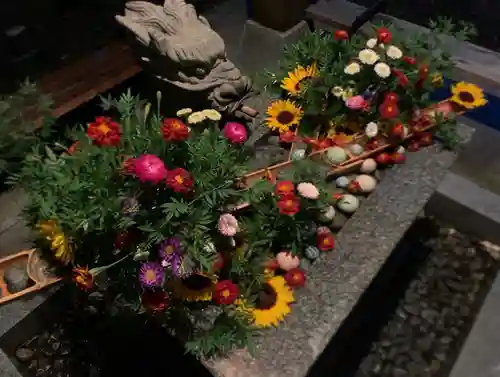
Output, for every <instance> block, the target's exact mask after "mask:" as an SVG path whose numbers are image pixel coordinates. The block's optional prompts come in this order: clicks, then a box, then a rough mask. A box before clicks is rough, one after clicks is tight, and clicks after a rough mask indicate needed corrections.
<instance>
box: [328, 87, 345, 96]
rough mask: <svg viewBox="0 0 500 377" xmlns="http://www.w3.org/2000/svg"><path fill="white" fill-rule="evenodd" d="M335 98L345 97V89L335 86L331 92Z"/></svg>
mask: <svg viewBox="0 0 500 377" xmlns="http://www.w3.org/2000/svg"><path fill="white" fill-rule="evenodd" d="M330 92H331V93H332V94H333V95H334V96H335V97H337V98H340V97H342V96H343V95H344V88H342V87H341V86H334V87H333V89H332V90H331V91H330Z"/></svg>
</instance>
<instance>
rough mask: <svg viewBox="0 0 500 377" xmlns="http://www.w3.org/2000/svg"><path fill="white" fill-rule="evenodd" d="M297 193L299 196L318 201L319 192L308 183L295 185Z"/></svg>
mask: <svg viewBox="0 0 500 377" xmlns="http://www.w3.org/2000/svg"><path fill="white" fill-rule="evenodd" d="M297 192H298V193H299V195H300V196H302V197H303V198H307V199H318V198H319V190H318V188H317V187H316V186H314V185H313V184H312V183H309V182H302V183H299V184H298V185H297Z"/></svg>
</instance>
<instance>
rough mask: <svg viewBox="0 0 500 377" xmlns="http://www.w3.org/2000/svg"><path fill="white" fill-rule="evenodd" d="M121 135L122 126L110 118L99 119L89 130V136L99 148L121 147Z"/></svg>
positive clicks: (91, 124) (90, 125)
mask: <svg viewBox="0 0 500 377" xmlns="http://www.w3.org/2000/svg"><path fill="white" fill-rule="evenodd" d="M121 133H122V132H121V128H120V125H119V124H118V123H116V122H114V121H113V120H112V119H111V118H109V117H97V118H95V121H94V122H93V123H90V124H89V126H88V128H87V136H88V137H89V138H90V139H92V141H93V143H94V144H95V145H99V146H105V145H109V146H117V145H119V144H120V138H121Z"/></svg>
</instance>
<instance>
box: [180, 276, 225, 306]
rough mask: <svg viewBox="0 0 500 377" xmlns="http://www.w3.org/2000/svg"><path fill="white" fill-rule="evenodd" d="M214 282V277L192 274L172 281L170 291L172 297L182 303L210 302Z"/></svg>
mask: <svg viewBox="0 0 500 377" xmlns="http://www.w3.org/2000/svg"><path fill="white" fill-rule="evenodd" d="M216 282H217V281H216V278H215V276H208V275H203V274H193V275H191V276H188V277H186V278H184V279H174V280H173V282H172V284H173V286H172V290H173V293H174V296H176V297H177V298H180V299H183V300H184V301H210V300H211V299H212V292H213V289H214V284H215V283H216Z"/></svg>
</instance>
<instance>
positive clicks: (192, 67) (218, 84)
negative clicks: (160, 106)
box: [115, 0, 256, 119]
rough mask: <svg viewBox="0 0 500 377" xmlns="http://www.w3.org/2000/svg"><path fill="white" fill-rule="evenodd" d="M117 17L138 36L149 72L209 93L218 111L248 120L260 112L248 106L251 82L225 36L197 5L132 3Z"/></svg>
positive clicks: (167, 0)
mask: <svg viewBox="0 0 500 377" xmlns="http://www.w3.org/2000/svg"><path fill="white" fill-rule="evenodd" d="M115 18H116V20H117V21H118V22H119V23H120V24H121V25H123V26H124V27H125V28H127V29H128V30H129V31H131V32H132V33H133V34H134V35H135V39H136V41H137V42H139V43H138V46H137V47H138V49H139V52H140V54H141V59H142V61H143V64H144V65H145V68H146V70H148V71H149V72H152V73H153V74H154V75H155V76H156V77H157V78H158V79H160V80H163V81H166V82H168V83H170V84H173V85H175V86H176V87H178V88H181V89H184V90H186V91H190V92H198V93H206V95H207V99H208V100H209V101H210V102H211V105H212V107H213V108H215V109H216V110H218V111H221V112H227V113H231V114H236V115H239V116H244V117H245V118H247V119H248V117H254V116H255V115H256V114H255V111H254V110H253V109H251V108H248V107H247V106H243V101H244V100H245V99H247V98H248V97H249V95H250V93H251V91H252V83H251V80H250V79H249V78H248V77H246V76H243V75H242V74H241V72H240V71H239V70H238V69H237V68H236V67H235V65H234V64H233V63H232V62H231V61H230V60H228V58H227V56H226V50H225V45H224V41H223V39H222V38H221V37H220V36H219V35H218V34H217V33H216V32H215V31H214V30H212V28H211V27H210V24H209V23H208V21H207V20H206V19H205V18H204V17H202V16H199V15H198V14H197V13H196V10H195V9H194V7H193V6H192V5H191V4H186V2H185V1H184V0H165V1H164V4H163V6H160V5H156V4H153V3H149V2H146V1H130V2H127V3H126V5H125V14H124V15H117V16H116V17H115ZM252 112H254V113H253V114H252ZM238 113H239V114H238ZM241 113H243V114H241Z"/></svg>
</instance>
